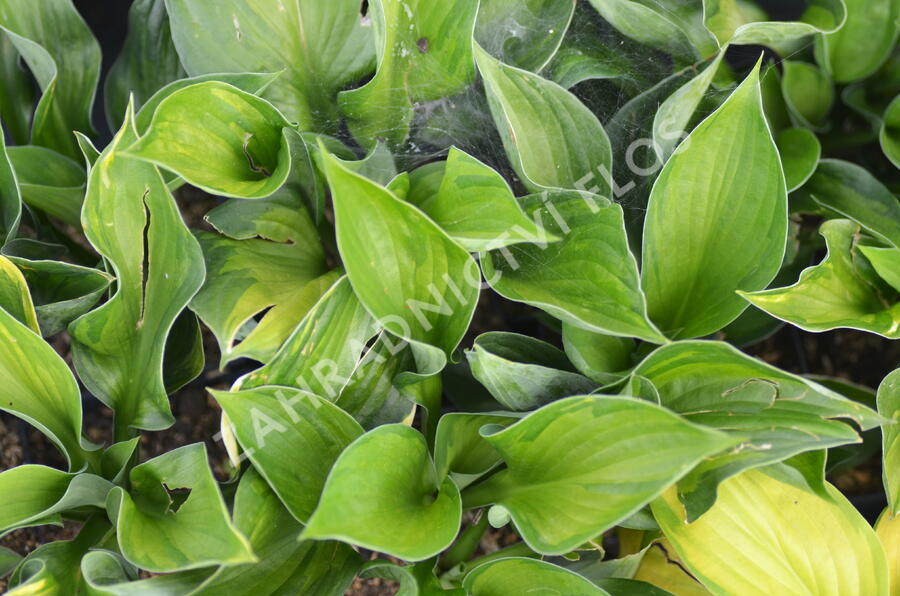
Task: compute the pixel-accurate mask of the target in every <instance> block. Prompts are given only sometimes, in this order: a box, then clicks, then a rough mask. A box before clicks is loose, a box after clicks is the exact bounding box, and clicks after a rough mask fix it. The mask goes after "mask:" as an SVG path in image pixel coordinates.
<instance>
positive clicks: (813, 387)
mask: <svg viewBox="0 0 900 596" xmlns="http://www.w3.org/2000/svg"><path fill="white" fill-rule="evenodd" d="M633 372H634V374H638V375H641V376H644V377H646V378H647V379H649V380H650V381H652V382H653V384H654V385H655V386H656V388H657V389H658V390H659V394H660V397H661V400H662V405H663V406H665V407H667V408H669V409H671V410H674V411H675V412H679V413H682V414H689V413H703V412H709V411H711V410H715V409H719V410H721V411H729V410H731V409H732V406H731V404H729V403H728V402H726V401H723V396H728V395H732V394H734V393H735V391H737V390H739V389H742V388H746V387H745V386H746V385H747V382H748V381H751V382H752V383H754V384H762V383H765V384H770V385H772V386H773V388H774V390H775V394H776V397H777V400H776V401H784V405H785V407H787V408H789V409H791V408H795V409H796V410H797V411H799V412H805V411H812V412H815V413H816V414H817V415H818V416H822V417H824V418H848V419H850V420H853V421H854V422H855V423H856V424H857V425H859V426H860V428H862V429H863V430H867V429H870V428H874V427H876V426H878V425H880V424H882V423H883V422H884V419H883V418H882V417H880V416H878V415H877V413H876V412H874V411H872V410H871V409H869V408H867V407H865V406H864V405H862V404H859V403H856V402H854V401H851V400H848V399H846V398H845V397H843V396H841V395H839V394H838V393H835V392H834V391H832V390H830V389H828V388H827V387H825V386H823V385H821V384H819V383H816V382H815V381H812V380H810V379H806V378H804V377H800V376H797V375H793V374H790V373H787V372H784V371H782V370H779V369H777V368H775V367H774V366H770V365H769V364H766V363H765V362H763V361H761V360H758V359H756V358H753V357H750V356H748V355H746V354H744V353H743V352H741V351H739V350H737V349H736V348H734V347H733V346H731V345H729V344H726V343H723V342H717V341H680V342H675V343H672V344H668V345H665V346H661V347H659V348H657V349H656V350H655V351H654V352H653V353H652V354H650V355H649V356H647V357H646V358H645V359H644V360H643V361H642V362H641V363H640V364H639V365H638V366H637V367H635V369H634V371H633ZM748 395H749V394H748V393H744V394H740V393H738V394H737V396H739V397H744V398H746V397H748ZM753 401H755V402H758V401H760V400H753ZM769 402H771V399H769V398H767V399H766V400H765V403H769ZM765 403H763V404H762V405H765ZM759 409H760V408H759V407H754V408H753V411H754V412H757V413H758V411H759Z"/></svg>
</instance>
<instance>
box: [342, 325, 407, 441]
mask: <svg viewBox="0 0 900 596" xmlns="http://www.w3.org/2000/svg"><path fill="white" fill-rule="evenodd" d="M414 367H415V360H414V357H413V353H412V350H411V349H410V348H409V346H404V345H402V342H399V341H396V340H393V339H391V336H390V335H389V334H388V333H387V332H385V331H383V332H382V333H381V334H380V335H379V337H378V339H377V340H376V341H375V343H374V345H373V346H372V347H371V348H369V349H368V350H367V351H366V352H365V354H363V356H362V358H360V360H359V363H358V364H357V366H356V369H355V370H354V371H353V374H352V375H351V376H350V379H349V381H348V382H347V384H346V385H344V387H343V388H342V389H341V392H340V395H339V396H338V398H337V401H336V402H335V403H336V404H337V405H338V406H339V407H340V408H341V409H342V410H344V411H345V412H347V413H348V414H350V415H351V416H353V418H355V419H356V421H357V422H359V423H360V424H361V425H362V427H363V428H365V429H367V430H371V429H373V428H375V427H376V426H381V425H382V424H394V423H397V422H403V421H404V420H406V419H407V418H409V417H410V416H412V415H413V413H414V412H415V404H414V403H413V402H412V401H411V400H410V399H409V397H408V396H407V395H404V392H403V391H401V388H400V386H399V385H400V384H399V383H397V382H395V379H397V377H398V375H401V374H402V373H403V372H405V371H408V370H411V369H412V368H414ZM397 380H399V379H397Z"/></svg>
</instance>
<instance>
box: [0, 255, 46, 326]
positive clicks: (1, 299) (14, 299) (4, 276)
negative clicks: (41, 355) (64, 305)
mask: <svg viewBox="0 0 900 596" xmlns="http://www.w3.org/2000/svg"><path fill="white" fill-rule="evenodd" d="M0 309H3V310H5V311H6V312H7V313H9V314H10V315H12V316H13V317H14V318H15V319H16V320H17V321H18V322H20V323H22V324H23V325H25V326H26V327H28V328H29V329H31V330H32V331H34V332H35V333H40V332H41V329H40V327H39V326H38V320H37V314H36V313H35V312H34V304H33V303H32V301H31V293H30V292H29V291H28V284H27V283H26V282H25V277H24V276H23V275H22V272H21V271H19V269H18V268H17V267H16V266H15V265H14V264H13V262H12V261H10V260H9V259H7V258H6V257H3V256H0Z"/></svg>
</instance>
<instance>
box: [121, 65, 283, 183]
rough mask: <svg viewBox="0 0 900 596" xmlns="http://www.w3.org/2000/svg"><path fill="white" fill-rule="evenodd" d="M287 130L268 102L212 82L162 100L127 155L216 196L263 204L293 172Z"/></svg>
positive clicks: (232, 87)
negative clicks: (173, 173)
mask: <svg viewBox="0 0 900 596" xmlns="http://www.w3.org/2000/svg"><path fill="white" fill-rule="evenodd" d="M287 126H288V122H287V121H286V120H285V119H284V116H282V115H281V113H279V112H278V110H276V109H275V108H274V107H272V105H271V104H270V103H268V102H267V101H265V100H263V99H260V98H258V97H256V96H255V95H252V94H250V93H247V92H245V91H241V90H240V89H238V88H237V87H234V86H233V85H229V84H228V83H222V82H220V81H207V82H204V83H196V84H194V85H189V86H187V87H183V88H181V89H178V90H177V91H174V92H173V93H172V94H171V95H169V96H168V97H166V98H165V99H163V100H162V101H161V102H160V103H159V105H158V106H157V107H156V110H155V111H154V112H153V120H152V121H151V122H150V127H149V128H148V129H147V131H146V133H144V134H143V135H142V136H141V138H140V139H139V140H138V141H137V142H136V143H134V144H132V145H131V146H130V147H127V154H128V155H131V156H134V157H139V158H141V159H144V160H147V161H150V162H152V163H154V164H156V165H159V166H161V167H164V168H166V169H168V170H171V171H173V172H175V173H176V174H178V175H179V176H181V177H182V178H184V179H185V180H187V181H188V182H189V183H191V184H193V185H194V186H196V187H198V188H201V189H203V190H205V191H207V192H210V193H213V194H219V195H223V196H228V197H237V198H249V199H254V198H261V197H265V196H268V195H270V194H272V193H273V192H275V191H276V190H278V188H280V187H281V185H282V184H284V182H285V180H287V176H288V173H289V172H290V169H291V157H290V147H289V144H288V136H287V135H286V134H285V132H284V129H285V127H287Z"/></svg>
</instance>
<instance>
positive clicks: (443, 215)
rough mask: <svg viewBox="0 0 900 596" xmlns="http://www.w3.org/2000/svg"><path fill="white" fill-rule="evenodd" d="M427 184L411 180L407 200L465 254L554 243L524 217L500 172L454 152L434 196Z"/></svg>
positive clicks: (472, 158) (468, 156)
mask: <svg viewBox="0 0 900 596" xmlns="http://www.w3.org/2000/svg"><path fill="white" fill-rule="evenodd" d="M423 177H424V176H423ZM417 178H418V177H417ZM426 180H428V182H423V181H422V180H412V179H411V181H410V192H412V193H413V198H412V199H409V197H407V198H408V199H409V200H410V202H413V203H414V204H415V205H416V206H417V207H418V208H419V209H421V210H422V211H424V212H425V214H426V215H428V217H430V218H431V219H433V220H434V222H435V223H436V224H438V225H439V226H440V227H441V228H442V229H443V230H444V232H446V233H447V235H449V236H450V237H451V238H453V239H454V240H456V241H457V242H458V243H459V244H460V245H461V246H462V247H463V248H465V249H466V250H469V251H473V252H474V251H480V250H492V249H497V248H501V247H504V246H510V245H512V244H518V243H521V242H536V243H547V242H552V241H554V240H556V238H555V237H553V236H551V235H549V234H547V233H546V232H544V230H543V229H541V228H540V227H539V226H538V225H537V224H536V223H535V222H533V221H532V220H531V219H529V218H528V216H526V215H525V213H524V212H523V211H522V207H521V206H520V205H519V203H518V202H517V201H516V198H515V196H514V195H513V193H512V190H511V189H510V188H509V185H508V184H507V183H506V180H504V179H503V177H502V176H501V175H500V174H499V173H497V172H496V171H495V170H494V169H493V168H491V167H490V166H488V165H486V164H484V163H482V162H480V161H478V160H477V159H475V158H474V157H472V156H470V155H468V154H466V153H465V152H463V151H460V150H459V149H457V148H456V147H451V148H450V154H449V155H448V156H447V162H446V165H445V166H444V168H443V178H441V179H440V185H439V186H438V188H437V189H436V191H430V192H429V190H430V189H426V188H424V186H425V185H426V184H430V183H431V181H430V180H429V179H426ZM413 182H415V183H416V184H415V186H416V187H417V188H415V190H413ZM420 196H421V197H422V198H421V199H420V198H419V197H420ZM486 213H490V214H491V215H490V217H485V216H484V214H486Z"/></svg>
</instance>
